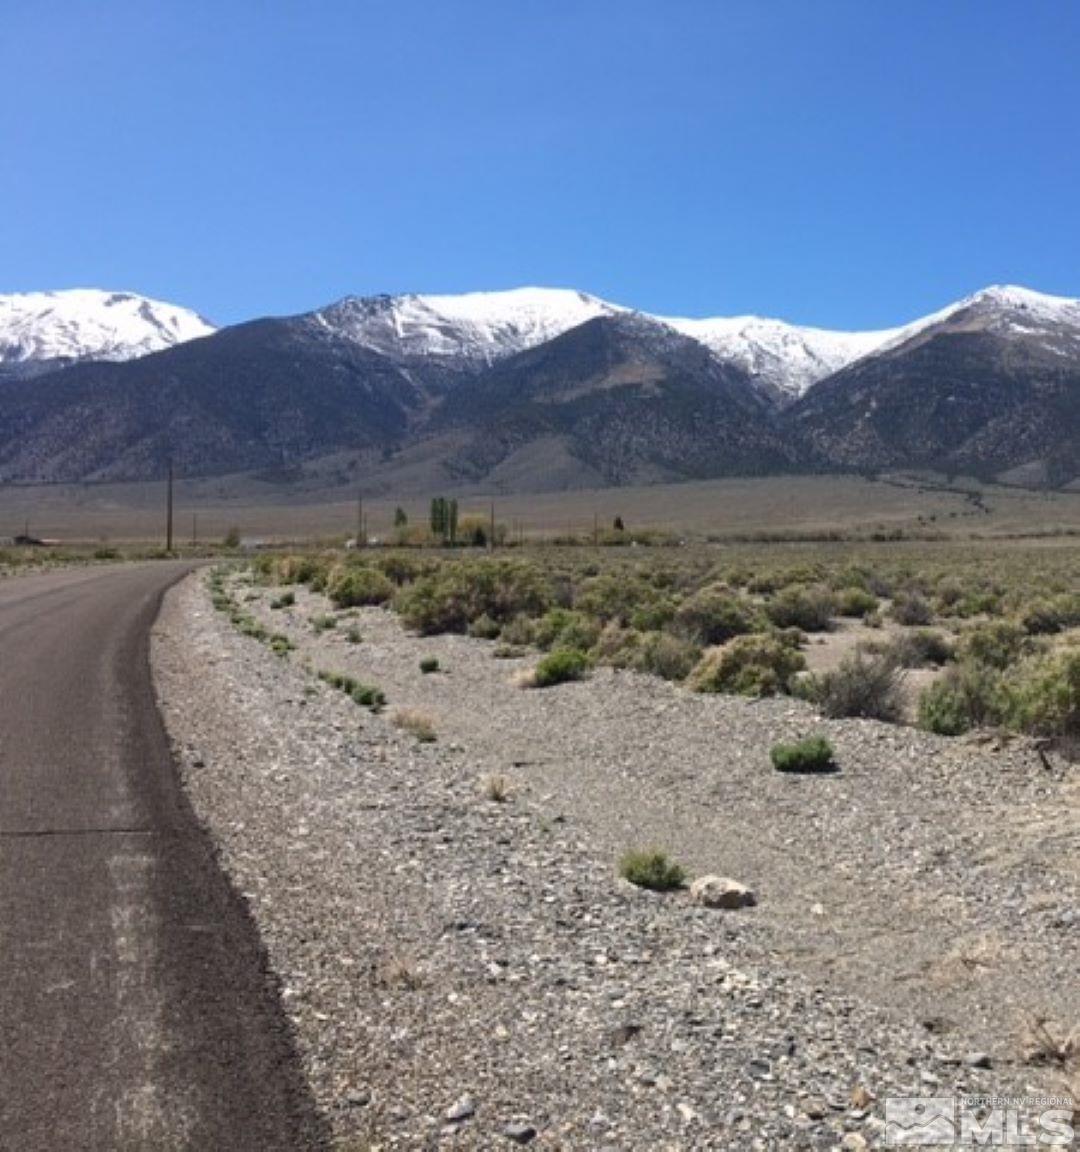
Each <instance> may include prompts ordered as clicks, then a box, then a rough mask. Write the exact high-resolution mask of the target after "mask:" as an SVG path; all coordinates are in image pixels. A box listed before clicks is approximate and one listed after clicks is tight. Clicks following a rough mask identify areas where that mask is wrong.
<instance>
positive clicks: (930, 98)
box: [0, 0, 1080, 327]
mask: <svg viewBox="0 0 1080 1152" xmlns="http://www.w3.org/2000/svg"><path fill="white" fill-rule="evenodd" d="M0 16H2V22H0V29H2V31H0V37H2V41H3V44H4V49H5V51H4V60H5V63H4V67H3V69H2V70H0V147H2V156H3V178H2V179H0V291H2V292H7V291H25V290H31V289H37V288H46V287H49V288H55V287H74V286H102V287H108V288H128V289H133V290H136V291H141V292H145V293H147V294H150V295H156V296H160V297H163V298H165V299H169V300H175V301H177V302H179V303H183V304H187V305H189V306H192V307H195V308H197V309H198V310H200V311H202V312H203V313H205V314H206V315H207V316H209V317H210V318H211V319H213V320H216V321H218V322H232V321H235V320H239V319H243V318H247V317H250V316H254V315H260V314H267V313H288V312H296V311H302V310H305V309H307V308H311V307H316V306H318V305H321V304H323V303H326V302H328V301H330V300H332V299H336V298H338V297H340V296H343V295H346V294H348V293H356V294H366V293H375V292H402V291H449V292H453V291H463V290H468V289H472V288H499V287H511V286H514V285H519V284H530V283H531V284H551V285H569V286H574V287H579V288H583V289H586V290H589V291H592V292H595V293H597V294H599V295H601V296H605V297H608V298H610V299H613V300H616V301H619V302H621V303H626V304H632V305H635V306H637V307H640V308H644V309H647V310H649V311H654V312H662V313H670V314H684V315H722V314H734V313H743V312H757V313H759V314H763V315H774V316H781V317H784V318H787V319H790V320H792V321H795V322H798V323H813V324H819V325H822V326H827V327H870V326H875V325H885V324H892V323H897V322H900V321H904V320H907V319H910V318H912V317H914V316H916V315H919V314H921V313H925V312H927V311H929V310H931V309H933V308H936V307H939V306H941V305H943V304H945V303H947V302H948V301H950V300H952V299H954V298H956V297H958V296H961V295H963V294H965V293H967V292H970V291H972V290H974V289H976V288H978V287H982V286H984V285H986V284H989V283H996V282H1010V283H1022V284H1026V285H1028V286H1030V287H1034V288H1039V289H1042V290H1043V291H1048V292H1057V293H1061V294H1065V295H1075V296H1080V226H1078V219H1080V214H1078V207H1077V205H1078V204H1080V147H1078V144H1080V64H1078V60H1080V4H1073V3H1069V2H1066V0H1023V2H1021V0H949V2H942V0H904V2H901V0H892V2H890V3H885V2H868V0H814V2H812V3H811V2H808V0H790V2H770V0H653V2H651V3H645V2H642V0H428V2H426V3H423V2H420V0H383V2H379V3H374V2H365V0H273V2H271V3H265V2H256V0H228V2H226V3H222V2H220V0H216V2H213V3H210V2H204V0H183V2H181V0H175V2H171V3H169V2H154V0H139V2H138V3H135V2H128V0H109V2H107V3H100V4H86V3H84V2H82V0H67V2H63V0H35V2H34V3H33V4H28V3H21V2H19V0H2V4H0Z"/></svg>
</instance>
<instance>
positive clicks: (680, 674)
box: [629, 632, 701, 680]
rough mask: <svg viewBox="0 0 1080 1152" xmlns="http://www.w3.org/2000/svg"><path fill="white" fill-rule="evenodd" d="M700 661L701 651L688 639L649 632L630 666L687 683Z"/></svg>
mask: <svg viewBox="0 0 1080 1152" xmlns="http://www.w3.org/2000/svg"><path fill="white" fill-rule="evenodd" d="M700 659H701V649H700V648H699V647H698V646H697V645H696V644H693V643H691V642H690V641H689V640H682V639H680V638H679V637H678V636H671V635H670V634H668V633H667V632H646V633H645V635H644V636H643V637H642V639H641V643H640V644H638V645H636V650H635V652H634V655H633V659H632V660H631V662H630V665H629V666H630V667H632V668H637V669H638V670H639V671H641V672H648V673H651V674H652V675H653V676H659V677H660V678H661V679H663V680H685V679H686V677H687V676H689V675H690V673H691V672H692V671H693V670H694V668H696V667H697V664H698V661H699V660H700Z"/></svg>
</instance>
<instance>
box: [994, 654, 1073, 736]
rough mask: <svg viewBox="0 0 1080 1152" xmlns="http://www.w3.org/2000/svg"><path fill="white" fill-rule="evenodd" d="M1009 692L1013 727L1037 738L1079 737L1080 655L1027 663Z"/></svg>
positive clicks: (1010, 720)
mask: <svg viewBox="0 0 1080 1152" xmlns="http://www.w3.org/2000/svg"><path fill="white" fill-rule="evenodd" d="M1008 688H1009V704H1008V720H1009V722H1010V724H1011V725H1012V726H1013V727H1015V728H1018V729H1020V730H1021V731H1022V732H1030V733H1033V734H1034V735H1038V736H1052V737H1075V736H1080V652H1076V651H1073V652H1065V653H1059V654H1057V655H1055V656H1047V657H1044V658H1042V659H1039V660H1032V661H1028V662H1027V663H1026V664H1024V665H1022V666H1021V667H1020V668H1019V669H1018V670H1017V672H1016V674H1015V676H1014V677H1013V678H1011V682H1010V684H1009V686H1008Z"/></svg>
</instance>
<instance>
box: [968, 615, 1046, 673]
mask: <svg viewBox="0 0 1080 1152" xmlns="http://www.w3.org/2000/svg"><path fill="white" fill-rule="evenodd" d="M1029 643H1034V642H1033V641H1030V640H1029V639H1028V634H1027V632H1026V631H1025V630H1024V628H1022V627H1021V626H1020V625H1019V624H1017V623H1014V622H1013V621H1011V620H994V621H991V622H990V623H989V624H981V625H979V626H978V627H976V628H972V629H971V631H970V632H966V633H965V634H964V635H963V636H962V637H961V639H960V656H961V659H964V660H972V661H974V662H975V663H976V664H985V665H987V667H989V668H997V669H998V670H999V671H1004V670H1005V669H1006V668H1008V667H1009V666H1010V665H1012V664H1015V663H1016V661H1017V660H1019V659H1020V657H1021V655H1022V654H1023V653H1024V650H1025V648H1026V647H1027V645H1028V644H1029Z"/></svg>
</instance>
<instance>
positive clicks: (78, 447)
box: [0, 319, 424, 483]
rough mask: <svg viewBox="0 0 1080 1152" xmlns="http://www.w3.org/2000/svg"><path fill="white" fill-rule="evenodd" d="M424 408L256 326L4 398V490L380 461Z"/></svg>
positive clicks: (275, 328)
mask: <svg viewBox="0 0 1080 1152" xmlns="http://www.w3.org/2000/svg"><path fill="white" fill-rule="evenodd" d="M423 399H424V397H423V394H422V393H421V392H420V390H419V389H417V388H416V387H415V386H414V385H413V384H412V383H411V382H410V381H409V380H408V379H406V378H405V377H404V376H403V374H402V372H401V370H400V369H399V368H398V367H396V366H395V365H393V364H392V363H390V362H389V361H388V360H387V359H386V358H385V357H382V356H379V355H378V354H377V353H375V352H372V351H370V350H369V349H365V348H360V347H358V346H356V345H353V344H349V343H348V342H346V341H341V340H335V339H333V338H331V337H329V336H327V335H325V334H323V333H320V332H319V331H318V330H317V328H316V327H315V326H313V325H311V324H310V323H309V322H308V321H306V320H304V319H299V320H257V321H253V322H252V323H249V324H241V325H237V326H236V327H233V328H226V329H223V330H222V331H221V332H218V333H216V334H215V335H213V336H209V337H207V338H206V339H204V340H195V341H191V342H189V343H185V344H181V345H178V346H177V347H175V348H171V349H168V350H167V351H164V352H159V353H156V354H154V355H150V356H144V357H141V358H140V359H138V360H132V361H128V362H126V363H121V364H106V363H92V364H78V365H75V366H73V367H71V368H67V369H65V370H63V371H60V372H56V373H54V374H53V375H52V376H50V377H48V378H45V379H35V380H16V381H8V382H7V383H5V384H3V385H0V479H3V480H9V481H10V480H15V481H18V482H24V483H25V482H55V481H70V480H96V479H147V478H150V477H154V476H160V475H161V474H162V472H163V470H164V467H165V463H166V461H167V459H168V458H169V456H170V455H172V456H173V457H174V458H175V460H176V462H177V466H178V467H179V468H180V470H181V471H182V472H183V473H185V474H187V475H200V474H201V475H214V474H222V473H226V472H236V471H245V470H250V469H260V468H267V467H275V468H276V467H280V466H282V465H293V464H295V463H296V462H298V461H302V460H306V459H310V458H312V457H314V456H318V455H321V454H324V453H326V452H330V451H334V450H337V449H353V450H355V449H364V448H377V449H380V450H384V449H388V448H389V447H391V446H392V445H394V444H395V443H396V442H397V441H398V439H399V438H400V437H402V436H403V435H404V434H405V432H406V429H407V427H408V424H409V417H410V412H411V411H413V410H414V409H417V408H419V407H420V406H421V405H422V403H423Z"/></svg>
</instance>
